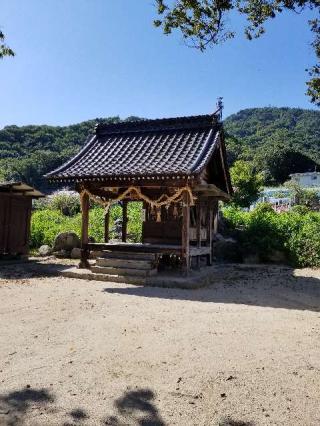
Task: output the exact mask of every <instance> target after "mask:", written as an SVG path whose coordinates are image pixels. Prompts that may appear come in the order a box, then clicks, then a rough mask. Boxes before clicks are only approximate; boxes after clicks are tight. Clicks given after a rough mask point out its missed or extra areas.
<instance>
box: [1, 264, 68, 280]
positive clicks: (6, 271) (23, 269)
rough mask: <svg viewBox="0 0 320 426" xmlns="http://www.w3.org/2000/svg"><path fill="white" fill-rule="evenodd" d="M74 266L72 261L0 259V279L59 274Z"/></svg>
mask: <svg viewBox="0 0 320 426" xmlns="http://www.w3.org/2000/svg"><path fill="white" fill-rule="evenodd" d="M70 266H74V262H73V264H72V263H64V262H52V263H45V262H42V261H41V260H30V261H24V262H14V261H13V262H2V261H0V279H4V280H19V279H29V278H33V277H48V276H59V274H60V273H61V272H62V271H64V270H66V269H68V268H70Z"/></svg>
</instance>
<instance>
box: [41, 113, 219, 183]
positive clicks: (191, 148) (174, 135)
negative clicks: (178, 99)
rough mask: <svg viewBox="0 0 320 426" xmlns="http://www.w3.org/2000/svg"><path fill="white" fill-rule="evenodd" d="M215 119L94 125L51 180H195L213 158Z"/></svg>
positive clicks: (216, 119) (185, 118)
mask: <svg viewBox="0 0 320 426" xmlns="http://www.w3.org/2000/svg"><path fill="white" fill-rule="evenodd" d="M220 130H221V123H220V122H219V119H218V116H217V115H215V114H212V115H199V116H191V117H178V118H169V119H157V120H140V121H134V122H123V123H119V124H108V125H102V124H100V125H98V126H97V127H96V132H95V135H93V136H92V137H91V138H89V140H88V142H87V143H86V145H85V146H84V147H83V149H82V150H81V151H80V152H79V153H78V154H77V155H76V156H75V157H73V158H72V159H71V160H69V161H68V162H67V163H65V164H63V165H62V166H61V167H59V168H58V169H56V170H54V171H52V172H50V173H48V174H47V175H46V177H47V178H48V179H50V180H60V181H82V180H95V179H97V178H112V177H113V178H119V177H123V178H139V177H146V176H152V177H155V178H157V177H160V176H165V177H168V178H169V177H174V176H178V175H179V176H181V177H187V176H195V175H197V174H199V173H200V172H201V171H202V170H203V169H204V167H205V165H206V164H207V162H208V161H209V159H210V157H211V155H212V154H213V152H214V150H215V148H216V146H217V143H218V140H219V134H220Z"/></svg>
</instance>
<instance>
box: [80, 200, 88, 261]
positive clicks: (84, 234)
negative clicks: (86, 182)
mask: <svg viewBox="0 0 320 426" xmlns="http://www.w3.org/2000/svg"><path fill="white" fill-rule="evenodd" d="M81 212H82V215H81V219H82V222H81V261H80V263H79V268H83V269H84V268H90V264H89V262H88V259H89V250H88V242H89V234H88V230H89V195H88V194H84V195H83V196H82V197H81Z"/></svg>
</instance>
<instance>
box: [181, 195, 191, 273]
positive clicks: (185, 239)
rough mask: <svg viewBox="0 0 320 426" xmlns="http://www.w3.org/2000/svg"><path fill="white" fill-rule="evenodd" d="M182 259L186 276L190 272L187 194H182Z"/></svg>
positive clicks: (188, 203)
mask: <svg viewBox="0 0 320 426" xmlns="http://www.w3.org/2000/svg"><path fill="white" fill-rule="evenodd" d="M182 258H183V271H184V273H185V274H186V275H188V273H189V270H190V200H189V194H188V193H187V192H184V194H183V207H182Z"/></svg>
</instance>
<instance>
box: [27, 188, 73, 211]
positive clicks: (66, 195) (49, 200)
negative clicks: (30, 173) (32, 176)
mask: <svg viewBox="0 0 320 426" xmlns="http://www.w3.org/2000/svg"><path fill="white" fill-rule="evenodd" d="M34 208H35V209H36V210H43V209H51V210H59V211H60V212H61V213H62V214H63V215H65V216H74V215H76V214H77V213H79V212H80V197H79V194H78V193H77V192H74V191H69V190H66V189H62V190H59V191H55V192H53V193H52V194H51V195H49V196H48V197H46V198H42V199H39V200H37V201H35V203H34Z"/></svg>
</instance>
